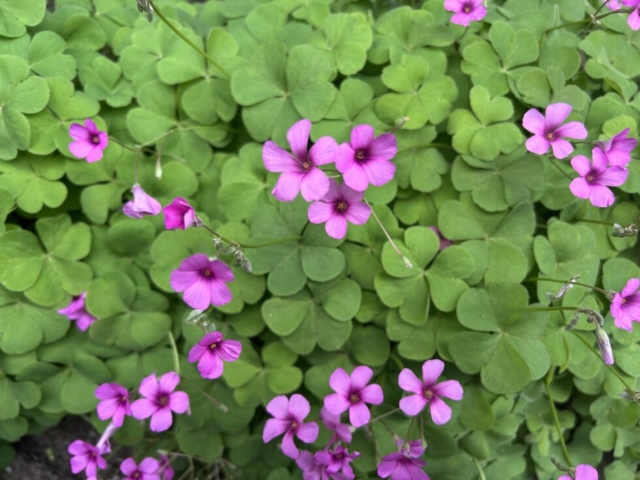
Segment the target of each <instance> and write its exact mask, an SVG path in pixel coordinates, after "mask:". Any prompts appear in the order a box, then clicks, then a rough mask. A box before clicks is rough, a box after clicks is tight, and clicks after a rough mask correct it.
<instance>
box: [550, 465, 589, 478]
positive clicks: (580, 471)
mask: <svg viewBox="0 0 640 480" xmlns="http://www.w3.org/2000/svg"><path fill="white" fill-rule="evenodd" d="M558 480H572V479H571V477H570V476H569V475H562V476H561V477H560V478H558ZM575 480H598V471H597V470H596V469H595V468H593V467H592V466H591V465H578V467H577V468H576V476H575Z"/></svg>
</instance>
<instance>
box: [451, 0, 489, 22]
mask: <svg viewBox="0 0 640 480" xmlns="http://www.w3.org/2000/svg"><path fill="white" fill-rule="evenodd" d="M484 1H485V0H444V8H445V10H449V11H450V12H455V13H454V14H453V16H452V17H451V23H455V24H456V25H462V26H463V27H468V26H469V22H477V21H479V20H482V19H483V18H484V17H486V16H487V7H485V5H484Z"/></svg>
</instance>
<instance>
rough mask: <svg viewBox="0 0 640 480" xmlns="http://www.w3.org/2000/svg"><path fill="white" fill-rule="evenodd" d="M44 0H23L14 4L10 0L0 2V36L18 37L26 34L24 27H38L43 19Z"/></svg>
mask: <svg viewBox="0 0 640 480" xmlns="http://www.w3.org/2000/svg"><path fill="white" fill-rule="evenodd" d="M46 6H47V2H46V0H25V1H24V2H20V4H19V5H18V4H16V3H15V2H12V1H11V0H2V1H1V2H0V25H1V26H0V35H2V36H4V37H13V38H15V37H19V36H21V35H23V34H24V33H25V32H26V30H27V29H26V27H27V26H29V27H34V26H36V25H38V24H39V23H40V22H41V21H42V19H43V17H44V12H45V8H46Z"/></svg>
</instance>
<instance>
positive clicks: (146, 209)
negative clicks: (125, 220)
mask: <svg viewBox="0 0 640 480" xmlns="http://www.w3.org/2000/svg"><path fill="white" fill-rule="evenodd" d="M131 193H133V200H131V201H129V202H127V203H125V205H124V207H122V213H124V214H125V215H126V216H127V217H131V218H142V216H143V215H158V214H159V213H160V212H161V211H162V205H160V202H158V201H157V200H156V199H155V198H153V197H152V196H151V195H149V194H147V192H145V191H144V190H143V189H142V187H141V186H140V185H139V184H137V183H136V184H135V185H134V186H133V188H132V189H131Z"/></svg>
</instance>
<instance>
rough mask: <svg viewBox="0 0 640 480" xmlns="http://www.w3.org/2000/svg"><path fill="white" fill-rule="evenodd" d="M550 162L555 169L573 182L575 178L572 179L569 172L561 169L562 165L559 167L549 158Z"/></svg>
mask: <svg viewBox="0 0 640 480" xmlns="http://www.w3.org/2000/svg"><path fill="white" fill-rule="evenodd" d="M549 161H550V162H551V165H553V166H554V167H556V168H557V169H558V171H559V172H560V173H561V174H562V175H564V176H565V177H567V178H568V179H569V180H573V177H571V176H570V175H569V174H568V173H567V172H565V171H564V170H562V169H561V168H560V165H558V164H557V163H556V162H555V161H554V160H553V158H549Z"/></svg>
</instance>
